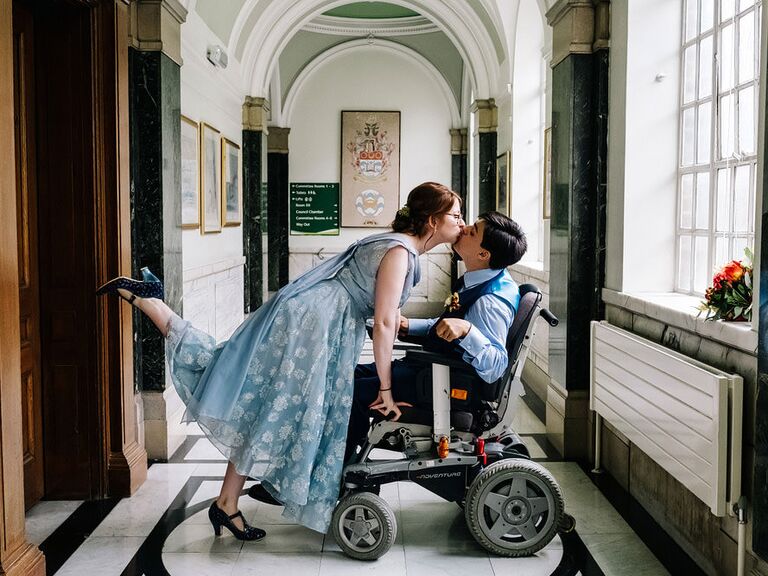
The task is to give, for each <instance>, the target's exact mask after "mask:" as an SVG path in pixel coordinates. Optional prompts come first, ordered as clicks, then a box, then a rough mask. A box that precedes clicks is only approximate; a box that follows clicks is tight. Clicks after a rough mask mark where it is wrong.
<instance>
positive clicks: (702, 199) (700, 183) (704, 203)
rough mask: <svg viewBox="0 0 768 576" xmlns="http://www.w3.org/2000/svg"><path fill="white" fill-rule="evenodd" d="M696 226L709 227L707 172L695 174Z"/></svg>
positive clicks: (700, 227)
mask: <svg viewBox="0 0 768 576" xmlns="http://www.w3.org/2000/svg"><path fill="white" fill-rule="evenodd" d="M696 228H699V229H704V230H706V229H708V228H709V172H700V173H699V174H696Z"/></svg>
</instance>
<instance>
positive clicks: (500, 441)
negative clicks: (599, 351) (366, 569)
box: [331, 284, 574, 560]
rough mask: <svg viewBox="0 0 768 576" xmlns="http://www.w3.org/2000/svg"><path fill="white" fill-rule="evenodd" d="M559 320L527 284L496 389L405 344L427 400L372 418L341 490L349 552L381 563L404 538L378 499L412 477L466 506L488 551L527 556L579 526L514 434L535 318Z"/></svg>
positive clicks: (340, 527)
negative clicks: (385, 488)
mask: <svg viewBox="0 0 768 576" xmlns="http://www.w3.org/2000/svg"><path fill="white" fill-rule="evenodd" d="M539 317H542V318H544V320H545V321H547V322H548V323H549V324H550V325H551V326H556V325H557V323H558V320H557V318H555V316H554V315H553V314H552V313H551V312H550V311H549V310H547V309H546V308H543V307H542V306H541V292H540V291H539V289H538V288H537V287H536V286H534V285H533V284H523V285H522V286H520V303H519V306H518V311H517V314H516V316H515V320H514V322H513V324H512V326H511V328H510V330H509V333H508V336H507V342H506V346H507V353H508V356H509V363H508V367H507V370H506V372H505V374H504V376H503V377H502V378H500V379H499V380H498V381H496V382H494V383H492V384H489V383H487V382H485V381H483V380H482V379H480V378H479V377H478V376H477V374H476V373H475V371H474V369H473V368H472V367H471V366H470V365H469V364H467V363H466V362H464V361H463V360H461V359H456V358H453V357H449V356H444V355H441V354H436V353H434V352H428V351H425V350H423V349H421V346H419V345H418V342H414V340H415V339H412V338H411V339H404V340H406V341H407V342H408V341H410V343H408V344H405V345H400V346H399V347H401V348H404V349H405V350H406V357H407V358H408V359H409V360H412V361H414V362H417V363H419V364H421V365H422V366H423V368H422V369H421V370H420V371H419V375H418V376H417V378H416V380H417V381H416V382H415V383H414V385H415V386H417V397H418V398H419V401H418V402H417V403H416V404H415V405H414V407H413V408H409V407H403V409H402V416H401V417H400V419H399V420H398V421H397V422H392V421H388V420H384V419H382V418H381V415H380V414H379V413H378V412H373V413H372V414H371V415H372V416H373V418H374V420H373V425H372V426H371V428H370V429H369V432H368V437H367V440H366V442H365V444H364V445H363V446H362V449H361V450H360V451H359V452H358V453H357V454H356V456H354V457H353V458H352V459H351V460H350V461H349V462H347V464H346V465H345V467H344V470H343V472H342V492H341V495H340V498H339V502H338V504H337V505H336V508H335V509H334V513H333V518H332V521H331V530H332V533H333V535H334V538H335V540H336V542H337V543H338V545H339V547H340V548H341V549H342V551H343V552H344V553H345V554H346V555H348V556H350V557H352V558H356V559H359V560H375V559H377V558H379V557H381V556H382V555H383V554H385V553H386V552H387V551H388V550H389V549H390V547H391V546H392V544H393V543H394V541H395V537H396V534H397V522H396V519H395V514H394V512H393V510H392V508H391V507H390V506H389V504H388V503H387V502H386V501H385V500H384V499H383V498H381V497H379V496H378V493H379V488H380V486H382V485H383V484H388V483H390V482H398V481H405V480H409V481H412V482H415V483H417V484H419V485H421V486H423V487H424V488H426V489H428V490H430V491H431V492H433V493H435V494H437V495H438V496H440V497H442V498H444V499H445V500H447V501H452V502H456V503H457V504H458V505H459V506H461V507H462V508H463V509H464V515H465V519H466V522H467V526H468V528H469V531H470V532H471V534H472V535H473V537H474V538H475V539H476V540H477V542H478V543H479V544H480V545H481V546H483V547H484V548H485V549H487V550H488V551H489V552H491V553H493V554H496V555H500V556H527V555H531V554H534V553H535V552H537V551H539V550H541V549H542V548H544V547H545V546H546V545H547V544H548V543H549V542H550V541H551V540H552V538H554V536H555V534H556V533H557V532H558V531H563V532H567V531H570V530H572V529H573V527H574V520H573V518H572V517H571V516H569V515H568V514H566V513H565V511H564V501H563V496H562V492H561V490H560V487H559V486H558V484H557V482H556V481H555V479H554V478H553V477H552V475H551V474H550V473H549V472H548V471H547V470H546V469H545V468H544V467H543V466H541V465H540V464H538V463H536V462H533V461H532V460H531V459H530V454H529V452H528V449H527V448H526V446H525V444H524V443H523V442H522V440H521V439H520V437H519V436H518V435H517V434H516V433H515V432H514V431H513V430H512V429H511V428H510V423H511V421H512V416H513V415H512V414H511V412H512V411H511V410H508V408H509V407H510V400H511V396H512V394H513V392H512V389H513V386H514V382H516V381H517V380H518V379H519V377H520V374H521V372H522V368H523V365H524V364H525V360H526V357H527V356H528V351H529V348H530V343H531V340H532V337H533V333H534V329H535V324H536V320H537V319H538V318H539ZM375 448H384V449H386V450H389V451H396V452H400V453H401V455H400V457H399V458H398V459H392V460H388V459H384V460H382V459H372V458H371V451H372V450H374V449H375Z"/></svg>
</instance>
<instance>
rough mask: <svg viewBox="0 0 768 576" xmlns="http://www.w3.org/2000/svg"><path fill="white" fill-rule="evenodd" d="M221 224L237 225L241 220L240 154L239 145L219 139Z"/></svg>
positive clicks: (241, 182)
mask: <svg viewBox="0 0 768 576" xmlns="http://www.w3.org/2000/svg"><path fill="white" fill-rule="evenodd" d="M221 167H222V168H221V224H222V226H239V225H240V224H241V223H242V221H243V180H242V176H241V175H242V154H241V153H240V146H238V145H237V144H235V143H234V142H232V140H230V139H228V138H224V137H222V139H221Z"/></svg>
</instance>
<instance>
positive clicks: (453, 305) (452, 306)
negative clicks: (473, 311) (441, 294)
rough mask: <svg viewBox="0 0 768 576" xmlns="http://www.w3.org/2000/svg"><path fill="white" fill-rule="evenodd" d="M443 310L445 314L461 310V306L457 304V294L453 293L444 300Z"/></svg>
mask: <svg viewBox="0 0 768 576" xmlns="http://www.w3.org/2000/svg"><path fill="white" fill-rule="evenodd" d="M445 308H446V311H447V312H456V310H458V309H459V308H461V304H460V303H459V293H458V292H454V293H453V294H451V295H450V296H448V298H446V299H445Z"/></svg>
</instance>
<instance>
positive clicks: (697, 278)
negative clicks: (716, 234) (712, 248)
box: [693, 236, 712, 293]
mask: <svg viewBox="0 0 768 576" xmlns="http://www.w3.org/2000/svg"><path fill="white" fill-rule="evenodd" d="M695 247H696V252H695V255H694V263H693V290H694V292H700V293H703V292H704V291H705V290H706V289H707V285H708V284H709V282H710V281H711V280H712V279H711V278H710V274H709V267H708V266H707V261H708V257H709V238H707V237H706V236H696V243H695Z"/></svg>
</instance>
